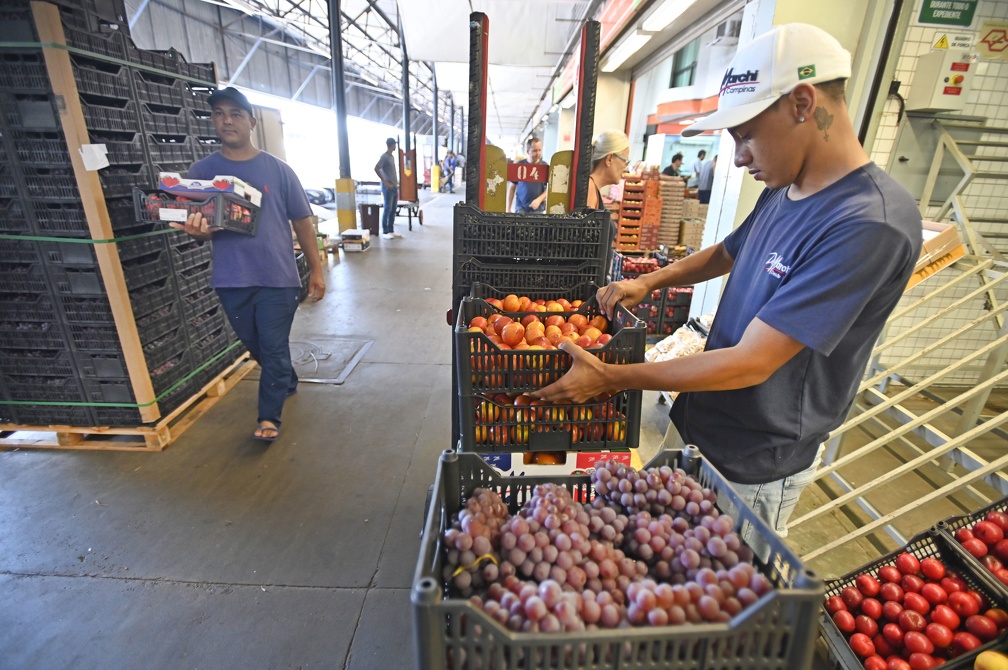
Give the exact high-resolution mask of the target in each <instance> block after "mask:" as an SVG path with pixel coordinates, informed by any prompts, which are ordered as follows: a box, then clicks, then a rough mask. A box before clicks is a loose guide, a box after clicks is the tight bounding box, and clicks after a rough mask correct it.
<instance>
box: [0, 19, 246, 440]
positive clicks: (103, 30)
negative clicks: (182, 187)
mask: <svg viewBox="0 0 1008 670" xmlns="http://www.w3.org/2000/svg"><path fill="white" fill-rule="evenodd" d="M95 1H96V0H92V2H91V3H90V4H94V2H95ZM85 4H87V6H88V7H89V6H90V4H88V3H84V4H82V3H69V4H67V5H65V6H61V7H60V13H61V18H62V21H63V30H64V33H65V36H66V42H67V45H68V47H69V51H70V60H71V67H72V70H73V76H74V80H75V83H76V86H77V90H78V93H79V96H80V104H81V109H82V111H83V116H84V122H85V126H86V129H87V134H88V140H89V142H90V143H92V144H103V145H105V147H106V148H107V157H108V161H109V166H107V167H104V168H102V169H100V170H99V171H98V176H99V180H100V182H101V186H102V190H103V193H104V197H105V204H106V207H107V210H108V213H109V218H110V221H111V225H112V232H113V239H112V240H93V239H92V238H91V232H90V229H89V227H88V222H87V220H86V218H85V214H84V208H83V203H82V201H81V196H80V193H79V191H78V187H77V181H76V177H75V175H74V169H73V166H72V164H71V162H70V155H69V152H68V149H67V144H66V140H65V138H64V135H63V130H62V126H61V123H60V119H59V116H58V114H57V111H56V109H57V108H56V106H55V102H56V100H55V97H54V93H53V91H52V87H51V84H50V79H49V74H48V71H47V68H46V62H45V59H44V56H43V52H42V49H41V47H40V46H38V43H39V39H38V35H37V33H36V32H35V28H34V22H33V19H32V13H31V9H30V7H29V4H28V3H27V2H16V1H14V0H0V33H2V34H4V36H5V41H7V42H8V43H9V44H19V46H9V47H4V48H2V49H0V134H2V139H0V234H5V235H9V236H16V237H10V238H7V239H5V242H4V247H5V249H6V250H7V253H5V254H4V257H3V260H2V261H0V351H2V354H3V355H2V360H0V388H2V394H3V400H5V401H7V402H6V403H3V404H0V419H2V421H3V422H8V423H16V424H21V425H51V424H60V425H77V426H103V425H105V426H130V425H140V424H141V423H143V422H142V420H141V415H140V410H139V408H138V406H137V401H136V398H135V395H134V391H133V386H132V383H131V380H130V377H129V373H128V371H127V369H126V363H125V354H124V351H123V346H122V344H121V342H120V338H119V335H118V331H117V329H116V326H115V323H114V320H113V311H112V306H111V305H110V302H109V295H108V291H107V288H106V284H105V282H104V281H103V279H102V276H101V272H100V271H99V267H98V263H97V259H96V256H95V252H94V248H95V245H96V244H108V243H112V244H115V245H116V247H117V250H118V255H119V260H120V262H121V265H122V269H123V275H124V278H125V283H126V288H127V293H128V299H129V303H130V307H131V310H132V314H133V317H134V319H135V321H136V326H137V331H138V334H139V338H140V343H141V346H142V350H143V357H144V359H145V362H146V364H147V368H148V371H149V373H150V377H151V382H152V385H153V389H154V395H155V397H156V398H157V404H158V408H159V410H160V413H161V415H162V416H164V415H166V414H168V413H169V412H171V411H172V410H173V409H175V408H177V407H178V406H179V405H181V404H182V403H183V402H185V401H186V400H187V399H188V398H189V397H191V396H192V395H193V394H194V393H196V392H198V391H199V390H200V389H201V388H202V387H203V386H204V385H205V384H207V383H208V382H209V381H211V380H212V379H213V378H215V377H216V376H217V375H219V374H220V373H221V372H222V371H223V370H225V369H226V368H227V367H228V366H229V365H230V364H231V363H233V362H234V360H235V359H236V358H237V356H238V353H239V351H240V350H239V349H237V347H234V348H232V349H230V350H229V347H232V345H234V344H235V342H236V341H237V338H236V337H235V335H234V332H233V331H232V330H231V327H230V325H229V324H228V322H227V319H226V318H225V316H224V313H223V310H222V308H221V306H220V303H219V301H218V300H217V297H216V294H215V293H214V292H213V290H212V289H211V288H210V272H211V267H210V263H211V261H210V246H209V245H208V244H204V243H202V242H197V241H195V240H192V239H191V238H190V237H188V236H187V235H185V234H183V233H177V232H172V233H167V234H158V233H157V232H156V231H155V230H154V229H153V226H152V225H151V224H146V223H138V222H137V221H136V217H135V215H134V210H133V201H132V198H131V197H130V196H131V193H132V189H133V188H134V187H137V186H139V187H149V186H151V185H152V184H153V183H154V182H155V180H156V177H157V174H158V172H160V171H178V172H185V171H186V170H187V169H188V167H189V165H190V164H191V163H192V162H193V161H194V160H196V159H197V158H200V157H202V156H204V155H207V154H208V153H210V152H212V151H213V150H214V149H215V148H216V147H215V145H214V142H213V138H212V137H210V136H208V135H207V132H208V130H209V131H210V132H211V133H212V127H213V126H212V123H211V124H210V125H209V128H208V126H207V123H208V121H209V107H208V106H207V104H206V97H207V96H208V95H209V92H210V90H211V89H212V87H213V86H214V84H215V82H216V77H215V72H214V67H213V65H202V64H189V63H186V62H185V60H184V59H183V58H182V57H181V55H180V54H178V53H177V52H174V51H168V52H154V51H143V50H140V49H137V48H136V47H135V46H134V45H133V44H132V41H131V40H130V39H129V37H128V36H126V35H125V33H124V30H125V28H124V27H123V26H118V25H116V24H109V23H107V22H104V21H102V20H101V19H100V18H99V17H98V16H97V15H95V14H93V13H89V12H88V10H87V8H83V9H82V7H84V5H85ZM21 238H23V239H21Z"/></svg>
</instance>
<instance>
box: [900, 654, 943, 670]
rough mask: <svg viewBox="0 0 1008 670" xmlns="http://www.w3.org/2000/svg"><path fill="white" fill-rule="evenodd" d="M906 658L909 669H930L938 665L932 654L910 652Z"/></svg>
mask: <svg viewBox="0 0 1008 670" xmlns="http://www.w3.org/2000/svg"><path fill="white" fill-rule="evenodd" d="M907 660H908V662H909V663H910V669H911V670H931V668H934V667H936V666H937V665H938V661H937V660H935V658H934V657H933V656H931V655H930V654H921V653H919V652H917V653H913V654H910V658H909V659H907Z"/></svg>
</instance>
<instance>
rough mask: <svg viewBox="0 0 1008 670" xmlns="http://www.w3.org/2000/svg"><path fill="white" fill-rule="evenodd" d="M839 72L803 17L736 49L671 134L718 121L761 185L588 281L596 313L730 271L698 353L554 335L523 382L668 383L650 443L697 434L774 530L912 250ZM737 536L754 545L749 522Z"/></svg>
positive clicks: (836, 48) (857, 373)
mask: <svg viewBox="0 0 1008 670" xmlns="http://www.w3.org/2000/svg"><path fill="white" fill-rule="evenodd" d="M849 77H850V54H849V53H848V52H847V51H846V50H844V49H843V47H841V46H840V44H839V42H837V41H836V40H835V39H834V38H833V37H832V36H830V35H829V34H828V33H826V32H824V31H822V30H820V29H819V28H815V27H813V26H809V25H805V24H787V25H782V26H778V27H776V28H775V29H774V30H772V31H770V32H769V33H766V34H765V35H762V36H760V37H757V38H756V39H754V40H753V41H752V42H751V43H749V44H748V45H746V46H744V47H742V48H741V49H739V51H738V53H737V54H736V56H735V58H734V59H733V60H732V62H731V65H730V66H729V68H728V71H727V73H726V74H725V77H724V83H723V85H722V89H721V93H720V100H719V104H718V110H717V112H715V113H714V114H712V115H710V116H708V117H706V118H703V119H700V120H699V121H698V122H696V123H695V124H693V125H691V126H690V127H689V130H688V131H686V132H685V133H684V134H696V133H699V132H701V131H704V130H714V129H719V128H727V129H728V130H729V132H730V133H731V135H732V137H733V138H734V140H735V154H734V159H735V165H736V166H738V167H744V168H746V169H747V170H748V172H749V174H750V175H751V176H752V177H753V178H754V179H756V180H757V181H762V182H764V183H765V184H766V186H767V188H766V190H765V191H764V192H763V194H762V195H761V196H760V198H759V200H758V202H757V203H756V207H755V209H754V210H753V211H752V213H751V214H750V215H749V216H748V217H747V218H746V220H745V222H743V224H742V225H741V226H740V227H739V228H738V229H737V230H735V231H734V232H732V233H731V234H730V235H728V237H727V238H725V240H724V241H722V242H720V243H718V244H715V245H714V246H712V247H708V248H706V249H703V250H701V251H699V252H698V253H696V254H693V255H691V256H687V257H686V258H685V259H683V260H681V261H677V262H675V263H672V264H670V265H668V266H667V267H665V268H662V269H661V270H659V271H658V272H655V273H652V274H648V275H642V276H641V277H640V278H638V279H637V280H635V281H623V282H616V283H614V284H609V285H608V286H606V287H604V288H603V289H600V290H599V302H600V306H601V308H602V310H603V311H604V312H606V313H607V314H611V313H612V309H613V308H614V307H615V305H616V304H617V303H623V304H624V305H635V304H637V303H639V302H640V301H641V300H642V299H643V298H644V297H645V296H647V295H650V293H651V291H652V290H655V289H658V288H664V287H671V286H685V285H691V284H695V283H698V282H702V281H706V280H708V279H712V278H714V277H718V276H721V275H724V274H727V273H728V272H731V277H730V278H729V279H728V282H727V284H726V286H725V290H724V294H723V296H722V298H721V302H720V305H719V306H718V311H717V316H716V317H715V319H714V323H713V325H712V328H711V332H710V336H709V337H708V340H707V346H706V349H705V351H704V352H702V353H700V354H697V355H694V356H688V357H685V358H679V359H674V360H670V361H665V362H661V363H647V364H638V365H605V364H602V363H601V362H600V361H599V359H597V358H596V357H594V356H592V355H590V354H587V353H586V352H583V351H581V350H579V349H578V348H577V347H576V346H572V345H571V344H567V343H565V344H563V345H561V346H562V348H563V349H564V350H565V351H567V352H568V353H570V354H571V356H572V357H573V358H574V361H573V365H572V368H571V371H570V372H569V373H568V374H567V375H565V376H564V377H563V378H561V379H560V380H559V381H558V382H557V383H556V384H553V385H551V386H549V387H547V388H545V389H543V390H542V391H540V392H538V393H536V394H533V395H535V396H537V397H540V398H545V399H549V400H555V399H560V398H565V399H570V400H573V401H574V402H582V401H584V400H586V399H588V398H592V397H594V396H597V395H599V394H600V393H603V392H605V391H608V390H611V389H645V390H668V391H680V392H681V393H680V394H679V395H678V397H677V398H676V401H675V403H674V404H673V406H672V409H671V411H670V417H671V419H672V425H671V426H670V428H669V433H668V434H667V435H666V441H665V443H664V444H663V446H665V447H674V446H676V445H677V444H682V443H684V442H685V443H689V444H695V445H697V446H698V447H699V448H700V450H701V452H702V453H703V454H704V455H705V456H706V457H707V459H708V460H709V461H710V462H711V463H712V464H713V465H714V466H715V467H716V468H717V469H718V470H719V471H720V472H721V473H722V474H723V475H724V476H725V478H726V479H728V480H729V481H730V482H731V483H732V484H733V487H734V488H735V489H736V490H737V491H738V492H739V493H740V495H741V496H742V498H743V499H744V500H745V501H746V502H747V504H748V505H749V506H751V507H752V508H753V509H755V510H756V511H757V513H759V514H760V515H761V516H762V517H763V518H764V519H765V520H766V521H767V522H768V524H769V525H770V527H771V528H773V529H774V530H776V531H777V532H778V533H779V534H781V535H785V534H786V533H787V519H788V517H789V516H790V514H791V512H792V510H793V509H794V506H795V505H796V504H797V501H798V496H799V495H800V493H801V490H802V489H803V488H804V487H805V486H806V485H807V484H808V483H809V482H810V481H811V480H812V478H813V476H814V474H815V470H816V468H817V467H818V463H819V459H820V457H821V453H822V448H821V444H822V442H823V440H824V439H825V438H826V436H827V435H828V434H829V432H830V431H831V430H833V429H834V428H836V427H837V426H839V425H840V424H841V423H842V422H843V420H844V418H845V417H846V415H847V413H848V411H849V409H850V406H851V403H852V402H853V399H854V396H855V394H856V393H857V389H858V385H859V382H860V380H861V376H862V374H863V372H864V369H865V366H866V364H867V362H868V358H869V355H870V353H871V349H872V346H873V345H874V343H875V340H876V339H877V337H878V335H879V333H880V332H881V330H882V328H883V326H884V325H885V322H886V319H887V318H888V317H889V314H890V313H891V312H892V310H893V309H894V308H895V306H896V304H897V302H898V301H899V299H900V296H901V295H902V294H903V291H904V289H905V288H906V284H907V281H908V279H909V278H910V275H911V274H912V272H913V268H914V264H915V262H916V261H917V259H918V257H919V256H920V250H921V241H922V234H921V217H920V213H919V212H918V210H917V206H916V203H915V202H914V200H913V198H912V197H911V195H910V194H909V193H908V192H907V191H906V190H905V189H904V188H903V187H901V186H900V185H899V184H897V183H896V182H895V181H894V180H893V179H892V178H891V177H889V175H887V174H886V173H885V172H883V171H882V170H881V169H880V168H879V167H878V166H877V165H875V164H874V163H872V162H871V161H870V159H869V158H868V156H867V154H865V152H864V150H863V149H862V147H861V144H860V142H858V138H857V133H856V132H855V131H854V128H853V125H852V124H851V121H850V117H849V115H848V112H847V106H846V102H845V97H844V82H845V80H846V79H848V78H849ZM742 535H743V539H745V540H746V541H747V542H748V543H749V544H750V546H752V547H753V549H754V550H756V551H757V553H758V554H760V555H762V556H766V553H767V551H768V545H767V544H766V543H765V542H763V541H762V540H761V539H760V538H759V537H758V536H757V534H756V533H754V532H753V531H752V529H751V528H743V529H742Z"/></svg>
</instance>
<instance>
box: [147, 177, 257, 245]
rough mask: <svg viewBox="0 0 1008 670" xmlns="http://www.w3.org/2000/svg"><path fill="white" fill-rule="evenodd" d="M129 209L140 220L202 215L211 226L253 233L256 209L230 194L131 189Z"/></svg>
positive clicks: (178, 219)
mask: <svg viewBox="0 0 1008 670" xmlns="http://www.w3.org/2000/svg"><path fill="white" fill-rule="evenodd" d="M133 212H134V215H135V216H136V220H137V221H140V222H144V223H160V224H165V223H167V222H169V221H173V222H176V223H185V220H186V218H187V217H188V215H189V214H196V213H197V212H198V213H200V214H202V215H203V216H204V217H205V218H207V219H208V220H209V224H208V225H209V226H210V227H211V228H219V229H222V230H230V231H233V232H236V233H242V234H244V235H255V234H256V232H257V231H258V229H259V208H258V207H257V206H255V205H253V204H252V203H251V202H249V201H248V200H246V199H245V198H242V197H241V196H237V195H234V194H233V193H214V194H208V197H206V198H203V199H199V200H197V199H194V198H186V197H183V196H179V195H177V194H172V193H165V192H164V191H157V190H144V189H139V188H134V189H133Z"/></svg>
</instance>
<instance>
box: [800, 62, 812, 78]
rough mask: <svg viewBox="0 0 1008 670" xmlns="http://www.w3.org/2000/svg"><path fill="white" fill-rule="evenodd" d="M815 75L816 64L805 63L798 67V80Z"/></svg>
mask: <svg viewBox="0 0 1008 670" xmlns="http://www.w3.org/2000/svg"><path fill="white" fill-rule="evenodd" d="M814 76H815V65H803V66H802V67H800V68H798V81H801V80H802V79H810V78H812V77H814Z"/></svg>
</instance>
